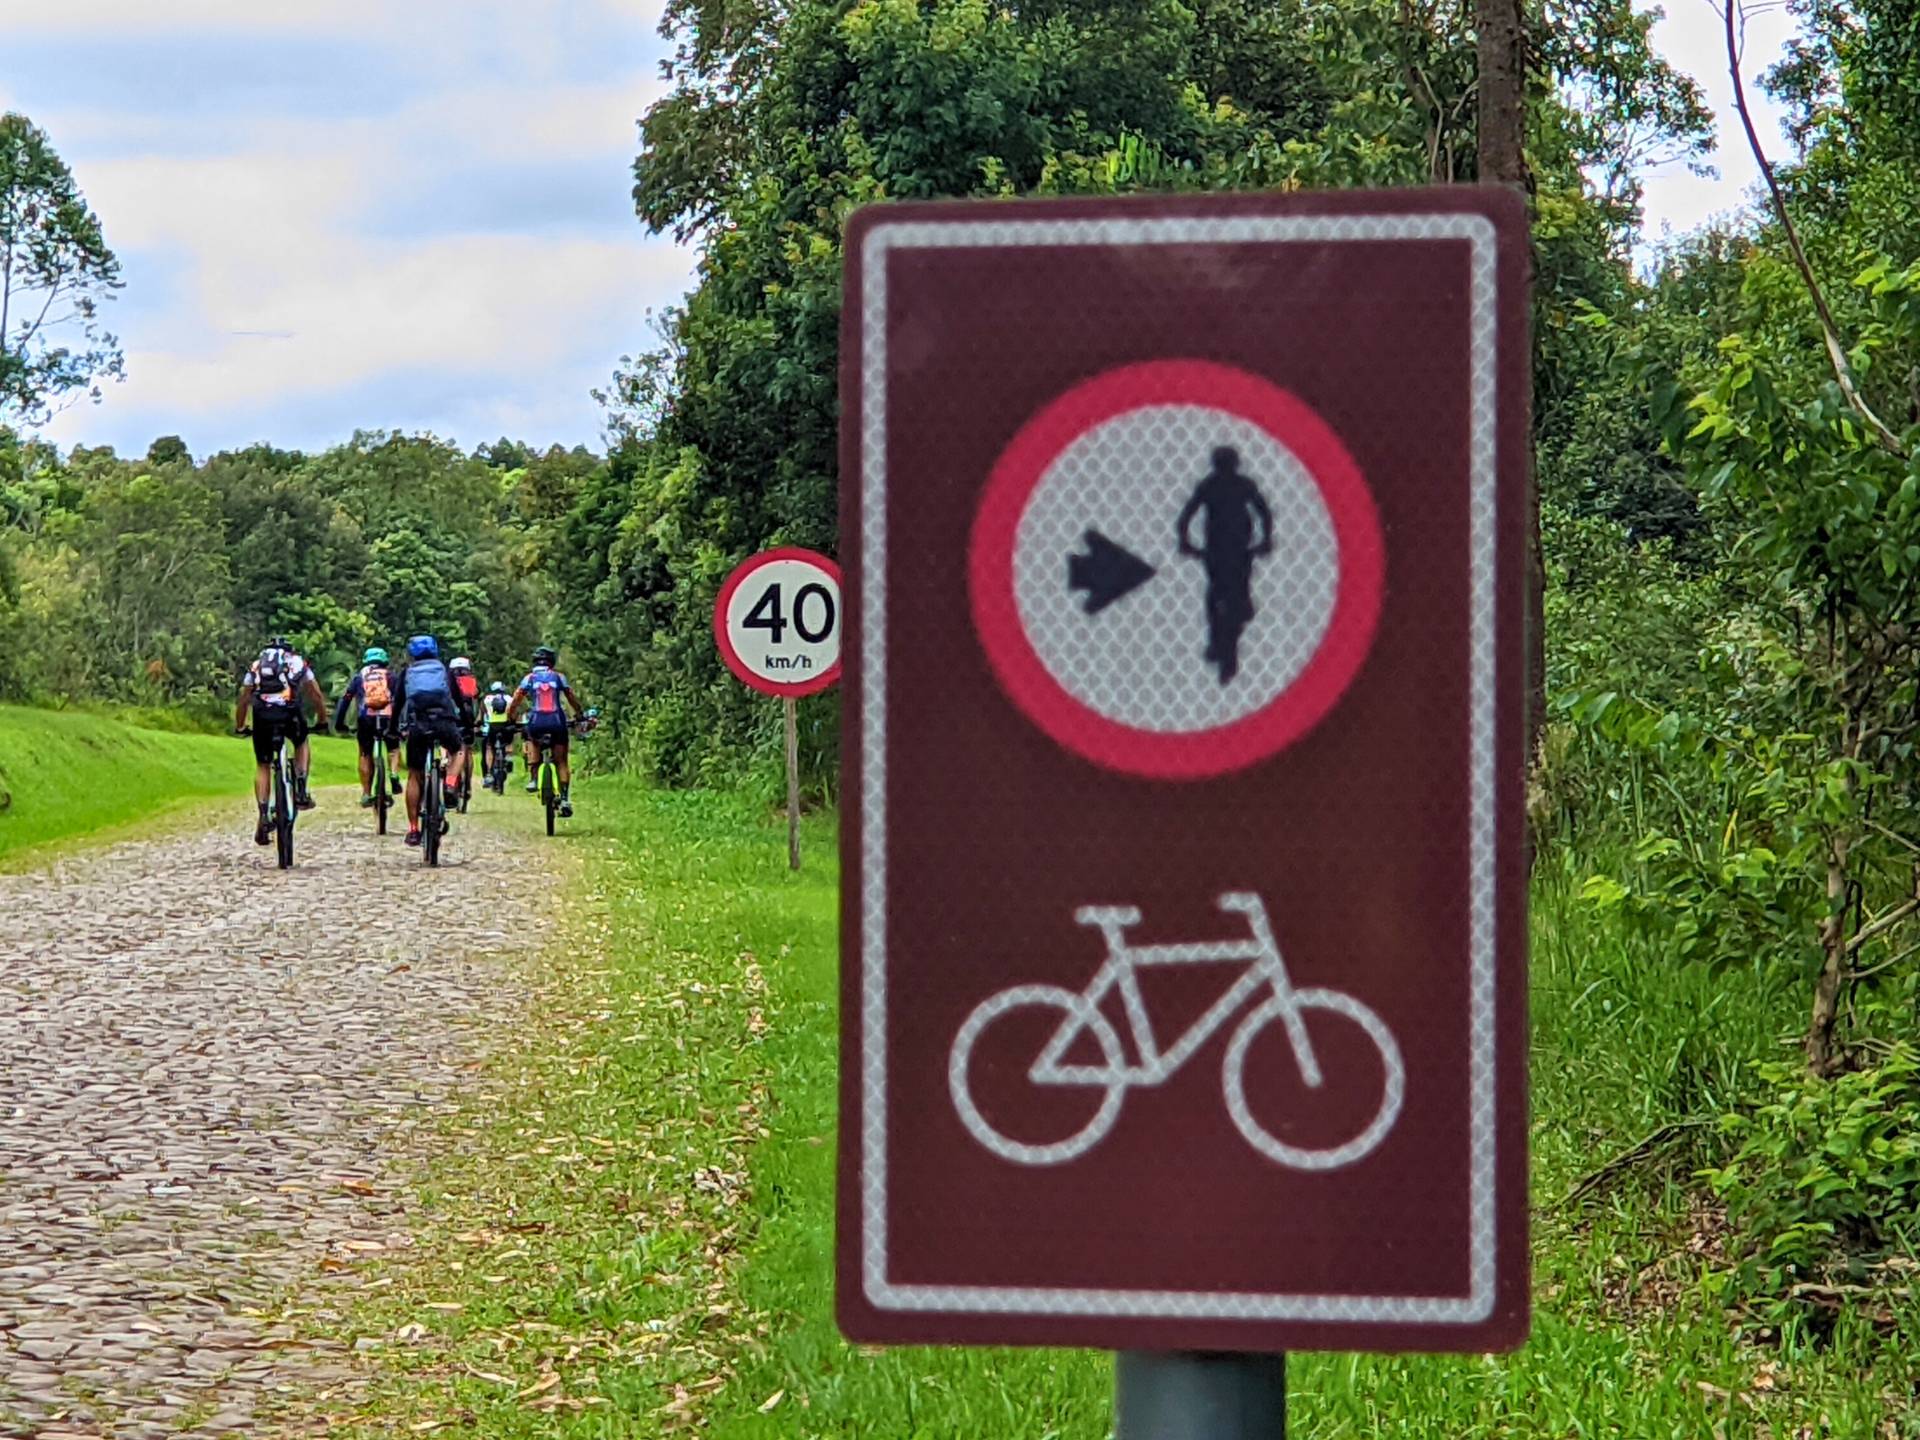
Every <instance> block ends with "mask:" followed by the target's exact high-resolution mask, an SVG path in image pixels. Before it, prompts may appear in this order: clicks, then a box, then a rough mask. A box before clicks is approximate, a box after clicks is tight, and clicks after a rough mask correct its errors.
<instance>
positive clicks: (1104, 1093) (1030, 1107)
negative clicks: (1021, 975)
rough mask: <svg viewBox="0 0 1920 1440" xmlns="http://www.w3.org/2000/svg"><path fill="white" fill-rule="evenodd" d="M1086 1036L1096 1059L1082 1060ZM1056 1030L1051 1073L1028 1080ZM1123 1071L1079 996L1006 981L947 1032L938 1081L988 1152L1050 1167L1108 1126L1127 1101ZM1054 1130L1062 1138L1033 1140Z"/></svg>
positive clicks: (1106, 1028) (1115, 1041)
mask: <svg viewBox="0 0 1920 1440" xmlns="http://www.w3.org/2000/svg"><path fill="white" fill-rule="evenodd" d="M1069 1031H1071V1034H1070V1035H1069V1034H1068V1033H1067V1032H1069ZM1088 1037H1091V1039H1092V1041H1093V1043H1094V1044H1095V1045H1097V1046H1098V1047H1099V1050H1100V1057H1101V1063H1089V1062H1090V1061H1092V1057H1091V1056H1090V1055H1089V1054H1087V1053H1086V1052H1087V1049H1088V1046H1087V1045H1086V1044H1085V1043H1084V1042H1085V1040H1086V1039H1087V1038H1088ZM1062 1038H1065V1039H1066V1041H1067V1043H1066V1044H1065V1045H1064V1046H1063V1047H1062V1048H1061V1050H1060V1053H1059V1055H1058V1058H1057V1059H1056V1061H1055V1069H1056V1072H1057V1075H1056V1078H1052V1079H1047V1080H1039V1079H1035V1078H1034V1077H1035V1074H1036V1072H1037V1071H1038V1070H1039V1069H1040V1061H1041V1058H1042V1056H1043V1055H1044V1054H1045V1053H1046V1052H1047V1051H1048V1050H1049V1049H1050V1048H1052V1047H1053V1045H1054V1044H1055V1042H1056V1041H1059V1040H1061V1039H1062ZM983 1042H984V1043H983ZM1125 1072H1126V1055H1125V1052H1124V1051H1123V1050H1122V1049H1121V1048H1120V1037H1119V1036H1118V1035H1116V1034H1115V1033H1114V1030H1113V1026H1112V1025H1110V1024H1108V1023H1107V1019H1106V1017H1105V1016H1104V1015H1102V1014H1101V1013H1100V1012H1099V1011H1098V1010H1097V1009H1095V1008H1094V1007H1093V1006H1091V1005H1089V1004H1088V1003H1087V999H1086V997H1085V996H1084V995H1080V994H1078V993H1076V992H1075V991H1072V990H1066V989H1063V988H1061V987H1060V986H1058V985H1015V986H1013V987H1012V988H1011V989H1007V990H1002V991H1001V992H1000V993H999V994H997V995H990V996H988V997H987V998H986V999H985V1000H983V1001H981V1002H980V1004H979V1005H977V1006H975V1007H974V1011H973V1013H972V1014H971V1015H969V1016H967V1018H966V1021H965V1023H964V1024H962V1025H961V1027H960V1030H959V1033H958V1034H956V1035H955V1036H954V1037H953V1050H952V1052H951V1053H950V1054H949V1056H948V1059H947V1088H948V1090H949V1091H950V1092H951V1093H952V1095H953V1108H954V1109H955V1111H957V1112H958V1113H959V1116H960V1121H961V1123H962V1124H964V1125H965V1126H966V1127H967V1133H968V1134H970V1135H972V1136H973V1138H974V1139H976V1140H978V1141H979V1142H980V1143H981V1144H982V1145H984V1146H986V1148H987V1149H989V1150H991V1151H992V1152H993V1153H994V1154H996V1155H998V1156H1000V1157H1001V1158H1002V1159H1003V1160H1011V1161H1014V1162H1015V1163H1016V1164H1020V1165H1057V1164H1059V1163H1060V1162H1061V1161H1063V1160H1072V1159H1074V1158H1075V1157H1076V1156H1079V1155H1083V1154H1085V1153H1086V1152H1087V1151H1088V1150H1090V1149H1092V1148H1093V1147H1094V1146H1095V1145H1097V1144H1099V1143H1100V1141H1101V1139H1102V1138H1104V1137H1105V1135H1106V1133H1107V1132H1108V1131H1109V1130H1111V1129H1112V1128H1113V1125H1114V1122H1115V1121H1116V1120H1118V1119H1119V1118H1120V1105H1121V1102H1122V1101H1124V1100H1125V1099H1126V1089H1127V1082H1126V1074H1125ZM1095 1096H1097V1097H1098V1098H1097V1099H1096V1098H1095ZM983 1099H984V1100H985V1102H986V1103H985V1104H984V1105H982V1104H981V1103H980V1102H981V1101H982V1100H983ZM1089 1110H1091V1114H1089V1113H1088V1112H1089ZM989 1113H991V1114H992V1115H993V1117H994V1118H993V1119H991V1120H990V1119H988V1118H987V1117H988V1114H989ZM1062 1130H1066V1131H1068V1132H1069V1133H1068V1134H1067V1136H1066V1138H1065V1139H1046V1138H1042V1137H1044V1136H1052V1135H1057V1134H1059V1132H1060V1131H1062ZM1010 1132H1018V1133H1010Z"/></svg>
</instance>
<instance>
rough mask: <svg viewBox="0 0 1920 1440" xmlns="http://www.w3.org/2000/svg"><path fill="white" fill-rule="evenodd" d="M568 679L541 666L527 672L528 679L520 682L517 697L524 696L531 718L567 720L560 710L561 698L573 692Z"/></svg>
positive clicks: (516, 692)
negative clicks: (551, 717) (548, 716)
mask: <svg viewBox="0 0 1920 1440" xmlns="http://www.w3.org/2000/svg"><path fill="white" fill-rule="evenodd" d="M572 689H573V687H572V686H571V685H569V684H567V677H566V676H564V675H562V674H561V673H560V672H559V671H558V670H554V669H551V668H549V667H548V666H545V665H541V666H537V667H536V668H534V669H532V670H529V671H528V672H527V678H526V679H524V680H522V681H521V682H520V688H519V689H518V690H517V691H515V692H514V693H515V695H516V697H519V696H524V697H525V698H526V702H527V714H528V716H529V717H530V718H535V719H537V718H539V717H542V716H547V715H552V716H555V717H558V718H560V719H565V713H564V712H563V711H562V710H561V708H560V697H561V696H563V695H566V694H570V693H571V692H572Z"/></svg>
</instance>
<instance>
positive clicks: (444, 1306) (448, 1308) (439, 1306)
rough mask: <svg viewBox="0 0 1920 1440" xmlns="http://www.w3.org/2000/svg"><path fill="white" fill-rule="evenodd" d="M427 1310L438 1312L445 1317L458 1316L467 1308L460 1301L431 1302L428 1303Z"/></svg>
mask: <svg viewBox="0 0 1920 1440" xmlns="http://www.w3.org/2000/svg"><path fill="white" fill-rule="evenodd" d="M426 1308H427V1309H429V1310H438V1311H440V1312H441V1313H442V1314H445V1315H458V1314H459V1313H460V1312H461V1311H462V1310H464V1309H466V1308H467V1307H466V1306H464V1305H462V1304H461V1303H460V1302H459V1301H458V1300H429V1301H427V1302H426Z"/></svg>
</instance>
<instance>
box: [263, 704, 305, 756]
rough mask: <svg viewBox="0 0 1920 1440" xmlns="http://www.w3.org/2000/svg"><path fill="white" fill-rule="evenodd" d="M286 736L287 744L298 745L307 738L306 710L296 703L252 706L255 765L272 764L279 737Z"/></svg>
mask: <svg viewBox="0 0 1920 1440" xmlns="http://www.w3.org/2000/svg"><path fill="white" fill-rule="evenodd" d="M282 735H284V736H286V737H287V743H288V744H289V745H298V744H299V743H300V742H301V741H303V740H305V739H306V738H307V717H306V712H305V711H304V710H303V709H302V708H301V707H300V706H298V705H262V704H260V703H259V702H257V701H256V702H255V703H254V707H253V760H254V763H255V764H256V765H271V764H273V752H274V750H275V749H276V748H277V747H278V746H279V744H280V737H281V736H282Z"/></svg>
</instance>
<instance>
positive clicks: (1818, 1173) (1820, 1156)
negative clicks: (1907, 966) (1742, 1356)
mask: <svg viewBox="0 0 1920 1440" xmlns="http://www.w3.org/2000/svg"><path fill="white" fill-rule="evenodd" d="M1907 1008H1908V1015H1909V1018H1910V1017H1911V1006H1910V1005H1909V1006H1908V1007H1907ZM1759 1077H1760V1079H1761V1081H1762V1082H1763V1083H1764V1084H1765V1086H1766V1093H1765V1095H1764V1097H1763V1098H1762V1099H1761V1100H1760V1101H1759V1102H1758V1103H1757V1104H1755V1105H1754V1106H1753V1107H1751V1109H1749V1110H1746V1111H1742V1112H1738V1113H1735V1114H1731V1115H1729V1116H1727V1117H1726V1120H1725V1121H1724V1129H1725V1131H1726V1133H1727V1135H1728V1137H1729V1138H1730V1142H1731V1144H1732V1146H1733V1153H1732V1154H1731V1156H1730V1157H1729V1158H1728V1159H1727V1161H1726V1163H1725V1164H1724V1165H1720V1166H1716V1167H1714V1168H1711V1169H1709V1170H1708V1171H1706V1172H1705V1176H1706V1179H1707V1181H1708V1182H1709V1183H1710V1184H1711V1185H1712V1187H1713V1189H1714V1191H1715V1193H1716V1194H1718V1195H1719V1196H1720V1198H1721V1199H1722V1200H1723V1201H1724V1202H1725V1204H1726V1207H1727V1219H1728V1221H1729V1223H1730V1225H1731V1226H1732V1227H1733V1229H1734V1231H1735V1233H1736V1235H1737V1237H1738V1247H1737V1250H1736V1252H1735V1254H1734V1255H1733V1256H1732V1257H1731V1258H1732V1261H1733V1263H1732V1265H1731V1266H1730V1267H1729V1269H1728V1270H1727V1271H1726V1272H1725V1273H1724V1274H1723V1275H1721V1276H1720V1277H1719V1280H1720V1283H1721V1284H1722V1285H1723V1286H1724V1287H1725V1289H1726V1291H1727V1293H1730V1294H1732V1295H1735V1296H1738V1297H1740V1298H1742V1299H1744V1300H1749V1301H1751V1302H1753V1303H1754V1304H1755V1306H1756V1308H1757V1309H1758V1310H1759V1312H1760V1314H1761V1315H1762V1316H1763V1317H1764V1318H1766V1319H1768V1320H1770V1321H1773V1322H1775V1323H1782V1322H1788V1321H1791V1320H1793V1319H1794V1318H1795V1317H1796V1315H1797V1313H1799V1312H1800V1311H1801V1310H1802V1308H1803V1304H1802V1302H1803V1300H1804V1297H1805V1296H1806V1295H1807V1294H1808V1293H1809V1291H1808V1290H1807V1289H1806V1288H1798V1289H1796V1287H1809V1286H1813V1287H1823V1288H1824V1289H1825V1291H1826V1293H1827V1294H1829V1295H1833V1294H1839V1293H1845V1292H1843V1291H1836V1290H1835V1289H1834V1287H1839V1286H1852V1287H1867V1286H1870V1285H1871V1284H1873V1283H1874V1282H1881V1283H1884V1282H1885V1281H1886V1279H1887V1278H1888V1277H1890V1276H1892V1275H1895V1274H1911V1273H1912V1272H1913V1271H1914V1270H1915V1269H1916V1268H1920V1049H1916V1048H1915V1046H1914V1045H1913V1044H1912V1043H1911V1042H1909V1041H1906V1040H1898V1041H1893V1042H1890V1043H1889V1044H1888V1046H1887V1048H1886V1049H1885V1051H1884V1052H1883V1053H1882V1054H1881V1055H1880V1056H1879V1057H1878V1058H1877V1061H1876V1063H1875V1064H1874V1065H1873V1066H1872V1067H1871V1068H1869V1069H1864V1070H1853V1071H1848V1072H1846V1073H1843V1074H1840V1075H1837V1076H1835V1077H1833V1078H1832V1079H1830V1080H1829V1079H1820V1078H1817V1077H1813V1076H1809V1075H1808V1074H1807V1073H1806V1070H1805V1069H1804V1068H1803V1067H1801V1066H1797V1065H1785V1064H1773V1065H1764V1066H1762V1067H1760V1070H1759Z"/></svg>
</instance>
